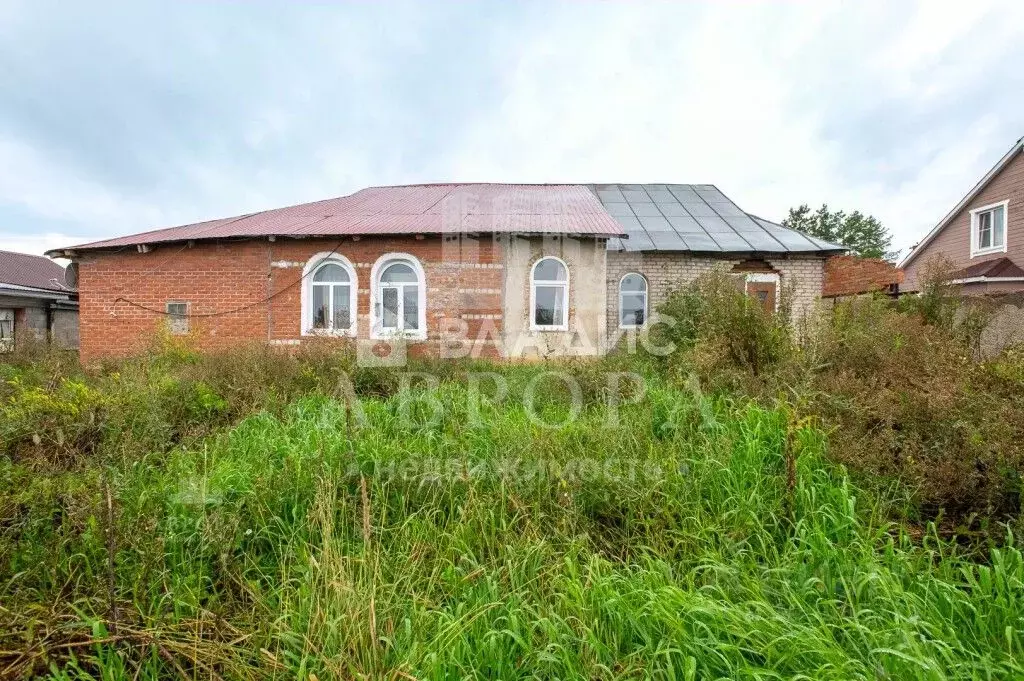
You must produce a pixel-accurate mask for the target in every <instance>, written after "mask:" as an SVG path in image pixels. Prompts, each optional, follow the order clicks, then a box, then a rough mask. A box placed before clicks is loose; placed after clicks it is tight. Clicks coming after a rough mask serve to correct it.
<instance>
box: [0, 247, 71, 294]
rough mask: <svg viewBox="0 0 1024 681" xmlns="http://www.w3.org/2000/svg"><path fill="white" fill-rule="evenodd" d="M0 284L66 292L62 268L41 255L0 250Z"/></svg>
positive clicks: (68, 289)
mask: <svg viewBox="0 0 1024 681" xmlns="http://www.w3.org/2000/svg"><path fill="white" fill-rule="evenodd" d="M0 284H10V285H12V286H21V287H25V288H33V289H43V290H46V291H60V292H63V293H68V292H71V291H73V289H71V288H69V287H67V286H65V285H64V268H63V267H61V266H60V265H58V264H57V263H55V262H54V261H52V260H50V259H49V258H44V257H43V256H41V255H29V254H28V253H15V252H13V251H0Z"/></svg>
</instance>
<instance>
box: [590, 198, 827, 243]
mask: <svg viewBox="0 0 1024 681" xmlns="http://www.w3.org/2000/svg"><path fill="white" fill-rule="evenodd" d="M590 189H591V191H593V192H594V194H596V195H597V197H598V199H600V201H601V203H602V204H603V205H604V207H605V208H606V209H607V210H608V213H609V214H611V216H612V217H614V218H615V219H616V220H618V221H619V224H621V225H622V228H623V229H624V230H625V231H626V234H627V236H628V238H626V239H609V240H608V250H612V251H627V252H629V251H641V252H642V251H698V252H707V253H821V254H828V253H841V252H843V251H846V250H847V248H846V247H845V246H841V245H839V244H833V243H829V242H827V241H822V240H821V239H816V238H814V237H812V236H809V235H807V234H804V233H803V232H798V231H796V230H793V229H787V228H786V227H783V226H782V225H779V224H776V223H774V222H770V221H768V220H765V219H763V218H759V217H757V216H754V215H748V214H747V213H745V212H744V211H743V210H742V209H741V208H740V207H739V206H737V205H736V204H735V203H733V202H732V201H731V200H730V199H729V198H728V197H727V196H726V195H725V194H723V193H722V192H721V191H719V190H718V188H717V187H716V186H714V185H712V184H593V185H590Z"/></svg>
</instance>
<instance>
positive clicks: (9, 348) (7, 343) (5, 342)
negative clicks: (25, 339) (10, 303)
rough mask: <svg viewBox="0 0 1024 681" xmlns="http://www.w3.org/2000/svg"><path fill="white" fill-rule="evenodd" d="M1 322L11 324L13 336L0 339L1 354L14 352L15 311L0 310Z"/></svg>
mask: <svg viewBox="0 0 1024 681" xmlns="http://www.w3.org/2000/svg"><path fill="white" fill-rule="evenodd" d="M0 322H9V323H10V326H11V335H10V337H9V338H0V353H3V352H14V334H15V329H14V310H13V309H9V308H3V309H0Z"/></svg>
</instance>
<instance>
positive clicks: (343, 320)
mask: <svg viewBox="0 0 1024 681" xmlns="http://www.w3.org/2000/svg"><path fill="white" fill-rule="evenodd" d="M345 276H346V277H347V276H348V275H347V274H346V275H345ZM318 288H327V287H326V286H314V287H313V289H314V290H315V289H318ZM332 289H333V291H332V293H331V295H332V296H333V301H332V302H333V304H332V311H333V314H332V318H333V319H334V326H333V327H332V328H334V329H341V330H344V329H348V328H349V327H351V326H352V317H351V310H350V308H351V306H352V300H351V298H350V297H349V292H350V289H349V286H348V284H343V285H337V286H333V287H332ZM314 299H315V296H314ZM314 309H316V308H315V307H314Z"/></svg>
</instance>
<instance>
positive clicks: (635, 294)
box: [619, 272, 647, 327]
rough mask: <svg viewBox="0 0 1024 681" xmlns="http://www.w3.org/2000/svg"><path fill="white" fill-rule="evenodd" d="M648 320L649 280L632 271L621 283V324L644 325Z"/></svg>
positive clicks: (627, 325)
mask: <svg viewBox="0 0 1024 681" xmlns="http://www.w3.org/2000/svg"><path fill="white" fill-rule="evenodd" d="M646 321H647V280H646V279H644V278H643V276H642V275H640V274H637V273H636V272H630V273H629V274H627V275H626V276H624V277H623V278H622V281H621V282H620V283H619V326H622V327H630V326H643V324H644V322H646Z"/></svg>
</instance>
